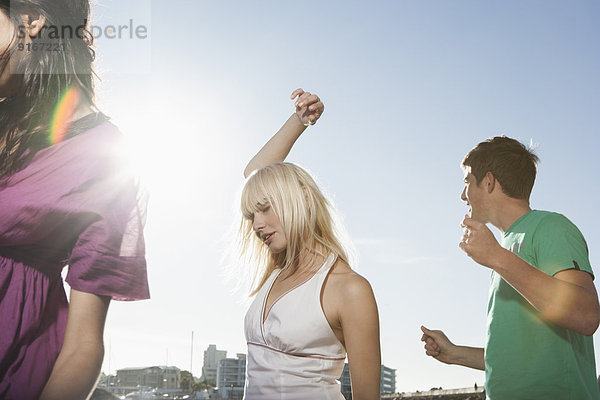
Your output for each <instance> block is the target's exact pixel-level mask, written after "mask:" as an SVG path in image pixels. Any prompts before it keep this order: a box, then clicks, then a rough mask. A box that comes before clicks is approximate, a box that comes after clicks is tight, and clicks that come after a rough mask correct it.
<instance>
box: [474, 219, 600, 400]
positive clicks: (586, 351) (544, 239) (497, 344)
mask: <svg viewBox="0 0 600 400" xmlns="http://www.w3.org/2000/svg"><path fill="white" fill-rule="evenodd" d="M502 246H503V247H504V248H506V249H508V250H510V251H512V252H513V253H515V254H517V255H518V256H519V257H521V258H522V259H523V260H525V261H527V262H528V263H529V264H531V265H533V266H534V267H536V268H537V269H539V270H541V271H543V272H545V273H547V274H548V275H554V274H556V273H557V272H559V271H563V270H567V269H580V270H582V271H587V272H589V273H590V274H592V268H591V266H590V262H589V259H588V249H587V244H586V242H585V239H584V238H583V235H582V234H581V232H579V230H578V229H577V227H576V226H575V225H573V223H571V221H569V220H568V219H567V218H566V217H564V216H563V215H560V214H557V213H551V212H547V211H537V210H533V211H530V212H528V213H527V214H525V215H523V216H522V217H521V218H519V219H518V220H517V221H516V222H515V223H514V224H513V225H512V226H511V227H510V229H508V230H507V231H506V232H505V233H504V238H503V243H502ZM485 375H486V384H485V389H486V393H487V396H488V398H489V399H493V400H518V399H523V400H525V399H527V400H535V399H543V400H552V399H557V400H587V399H593V400H598V399H600V393H599V392H598V383H597V380H596V364H595V360H594V345H593V341H592V337H591V336H584V335H581V334H579V333H576V332H574V331H572V330H569V329H566V328H563V327H560V326H558V325H555V324H552V323H550V322H547V321H546V322H544V321H542V320H541V319H540V317H539V312H538V311H537V310H536V309H535V308H534V307H533V306H532V305H531V304H529V302H527V300H525V299H524V298H523V297H522V296H521V295H520V294H519V293H518V292H517V291H516V290H515V289H513V287H512V286H510V285H509V284H508V283H506V281H505V280H504V279H502V277H501V276H500V275H499V274H497V273H495V272H492V282H491V286H490V296H489V303H488V317H487V344H486V347H485Z"/></svg>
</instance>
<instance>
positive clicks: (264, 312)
mask: <svg viewBox="0 0 600 400" xmlns="http://www.w3.org/2000/svg"><path fill="white" fill-rule="evenodd" d="M332 257H333V253H330V254H329V255H328V256H327V257H326V258H325V261H323V264H322V265H321V266H320V267H319V269H318V270H317V271H316V272H315V273H314V274H312V275H311V276H310V277H309V278H307V279H305V280H304V281H302V282H300V283H299V284H297V285H296V286H293V287H291V288H290V289H288V290H286V291H285V292H283V293H282V294H280V295H279V297H277V298H276V299H275V300H274V301H273V303H271V305H270V306H269V309H268V310H266V307H267V300H268V299H269V295H270V294H271V290H272V289H273V286H274V285H275V281H276V280H277V278H278V277H279V274H280V273H281V271H282V269H279V270H278V271H277V274H276V275H275V278H273V280H272V281H271V284H270V285H269V289H268V290H267V294H266V295H265V298H264V300H263V304H262V307H261V314H260V323H261V327H262V326H264V324H265V322H266V320H267V318H268V317H269V315H270V313H271V310H272V309H273V307H274V306H275V304H277V302H279V300H281V299H282V298H283V297H285V296H286V295H287V294H288V293H290V292H292V291H294V290H296V289H297V288H299V287H300V286H302V285H304V284H306V283H308V282H309V281H310V280H312V279H313V278H314V277H315V276H317V275H318V274H319V273H320V272H321V271H322V270H323V268H324V267H325V266H326V265H327V264H329V263H331V261H330V259H331V258H332Z"/></svg>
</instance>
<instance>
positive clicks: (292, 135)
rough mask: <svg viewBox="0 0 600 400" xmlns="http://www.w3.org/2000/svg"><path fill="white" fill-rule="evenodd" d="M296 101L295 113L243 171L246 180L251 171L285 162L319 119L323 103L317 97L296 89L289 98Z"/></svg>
mask: <svg viewBox="0 0 600 400" xmlns="http://www.w3.org/2000/svg"><path fill="white" fill-rule="evenodd" d="M296 97H298V99H297V100H296V102H295V107H296V111H295V112H294V113H293V114H292V115H291V116H290V117H289V118H288V120H287V121H286V122H285V123H284V124H283V126H282V127H281V128H279V130H278V131H277V132H276V133H275V135H274V136H273V137H272V138H271V139H270V140H269V141H268V142H267V143H266V144H265V145H264V146H263V147H262V148H261V149H260V150H259V152H258V153H256V155H255V156H254V157H252V159H251V160H250V162H249V163H248V165H247V166H246V169H244V177H245V178H247V177H248V176H249V175H250V174H251V173H252V172H253V171H256V170H258V169H261V168H263V167H266V166H267V165H269V164H273V163H277V162H282V161H283V160H285V158H286V157H287V155H288V154H289V153H290V150H291V149H292V147H293V146H294V143H296V140H298V138H299V137H300V135H301V134H302V132H304V130H305V129H306V127H307V126H309V125H314V124H315V123H316V122H317V120H318V119H319V118H320V117H321V115H322V114H323V110H324V108H325V107H324V105H323V102H321V100H320V99H319V96H317V95H315V94H311V93H309V92H305V91H304V90H302V89H296V90H294V92H292V94H291V96H290V98H291V99H295V98H296Z"/></svg>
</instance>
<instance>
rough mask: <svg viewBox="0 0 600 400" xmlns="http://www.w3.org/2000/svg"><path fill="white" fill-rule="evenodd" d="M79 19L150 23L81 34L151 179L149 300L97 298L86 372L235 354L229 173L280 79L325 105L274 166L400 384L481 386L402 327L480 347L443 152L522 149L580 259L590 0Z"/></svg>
mask: <svg viewBox="0 0 600 400" xmlns="http://www.w3.org/2000/svg"><path fill="white" fill-rule="evenodd" d="M94 13H95V17H96V19H95V20H94V22H95V23H97V24H99V25H101V26H106V24H109V23H123V24H125V23H128V21H129V19H133V21H134V23H136V24H137V23H139V24H146V25H147V26H148V27H149V33H150V35H149V37H148V38H147V39H143V40H142V39H128V38H121V39H112V40H108V39H99V40H98V41H97V44H98V57H99V58H98V70H99V74H100V76H101V78H102V82H101V84H100V85H99V89H98V100H99V104H100V105H101V108H102V110H103V111H105V112H106V113H107V114H109V115H111V116H112V117H113V120H114V122H115V123H116V124H118V125H119V126H120V128H121V129H122V130H123V131H124V132H125V133H126V134H127V135H128V137H129V138H131V143H132V155H134V157H135V158H136V159H137V160H138V162H139V164H140V165H141V170H142V174H143V176H144V178H145V180H146V182H147V185H148V187H149V190H150V193H151V198H150V204H149V210H148V221H147V226H146V240H147V259H148V274H149V280H150V285H151V294H152V300H150V301H144V302H135V303H118V302H113V303H112V304H111V311H110V313H109V316H108V320H107V326H106V335H105V340H106V345H107V348H106V349H107V352H106V357H105V362H104V365H103V371H105V372H111V373H114V372H115V371H116V370H117V369H119V368H125V367H136V366H149V365H164V364H166V363H168V364H170V365H176V366H178V367H179V368H181V369H189V368H190V361H193V367H192V372H193V373H194V375H196V376H200V374H201V367H202V355H203V350H204V349H205V348H206V347H207V346H208V345H209V344H211V343H214V344H216V345H217V347H218V348H219V349H223V350H228V351H229V355H230V356H234V355H235V353H236V352H246V344H245V340H244V333H243V317H244V313H245V311H246V306H245V305H244V304H243V302H242V301H241V299H242V297H241V296H240V295H239V294H238V295H236V294H232V289H233V282H227V281H226V280H225V278H224V264H223V262H222V257H223V254H224V250H225V249H226V247H227V244H228V243H230V242H231V241H232V240H233V237H232V235H231V233H230V232H231V231H230V229H231V226H232V224H233V223H234V222H235V221H234V219H235V212H234V210H235V207H236V202H237V200H238V199H237V196H238V192H239V190H240V188H241V185H242V184H243V177H242V171H243V168H244V166H245V165H246V163H247V161H248V160H249V159H250V158H251V157H252V156H253V155H254V154H255V152H256V151H257V150H258V149H259V148H260V147H261V146H262V144H263V143H264V142H265V141H266V140H267V139H268V138H269V137H270V136H271V135H272V134H273V133H274V132H275V131H276V130H277V129H278V128H279V126H280V125H281V124H282V123H283V122H284V121H285V120H286V119H287V118H288V116H289V115H290V114H291V113H292V111H293V104H292V102H291V101H289V100H288V98H289V94H290V93H291V91H292V90H294V89H296V88H298V87H302V88H304V89H306V90H309V91H313V92H316V93H318V94H319V95H320V97H321V98H322V99H323V101H324V103H325V113H324V115H323V117H322V119H321V120H320V121H319V122H318V124H317V125H316V126H314V127H311V128H309V129H308V130H307V131H306V132H305V134H304V135H303V137H301V138H300V140H299V142H298V143H297V145H296V147H295V148H294V149H293V151H292V153H291V154H290V156H289V158H288V160H289V161H292V162H296V163H298V164H300V165H302V166H304V167H306V168H307V169H309V170H310V171H311V172H312V173H313V174H314V176H315V177H316V178H317V180H318V182H319V183H320V185H321V187H322V188H323V189H324V190H325V191H326V192H327V193H328V194H329V195H330V196H331V197H332V198H333V200H334V202H335V204H336V205H337V207H338V209H339V211H340V213H341V214H342V216H343V217H344V219H345V222H346V226H347V229H348V231H349V233H350V235H351V237H352V238H353V241H354V245H355V247H356V249H357V252H358V256H359V257H358V262H357V263H356V265H355V267H356V269H357V270H358V272H359V273H361V274H362V275H364V276H365V277H366V278H367V279H368V280H369V281H370V282H371V285H372V286H373V289H374V292H375V295H376V298H377V301H378V304H379V310H380V319H381V344H382V358H383V363H384V364H385V365H387V366H389V367H392V368H395V369H396V374H397V389H398V391H413V390H417V389H419V390H427V389H429V388H431V387H438V386H442V387H444V388H454V387H464V386H472V385H473V384H474V383H475V382H477V383H478V384H480V385H481V384H483V382H484V375H483V373H482V372H478V371H471V370H468V369H466V368H462V367H457V366H447V365H444V364H441V363H438V362H437V361H435V360H433V359H431V358H429V357H426V356H425V354H424V350H423V348H422V343H421V342H420V341H419V339H420V336H421V333H420V330H419V326H420V325H421V324H425V325H426V326H428V327H430V328H438V329H443V330H445V332H446V333H447V334H448V336H449V337H450V339H451V340H453V341H454V342H455V343H457V344H466V345H472V346H482V345H483V344H484V341H485V319H486V309H487V294H488V285H489V280H490V270H488V269H486V268H484V267H481V266H479V265H478V264H476V263H474V262H473V261H472V260H470V259H469V258H468V257H467V256H466V255H465V254H464V253H463V252H462V251H461V250H460V249H459V248H458V242H459V241H460V237H461V234H462V231H461V229H460V228H459V223H460V221H461V219H462V217H463V215H464V214H465V212H467V207H466V206H465V205H464V204H463V203H462V202H461V201H460V198H459V196H460V193H461V191H462V188H463V184H462V179H463V176H462V171H461V170H460V168H459V164H460V161H461V160H462V158H463V156H464V155H465V154H466V153H467V152H468V151H469V150H470V149H471V148H472V147H473V146H475V145H476V144H477V143H478V142H480V141H482V140H485V139H487V138H488V137H491V136H495V135H499V134H502V133H504V134H506V135H508V136H511V137H514V138H517V139H519V140H521V141H523V142H527V143H529V142H530V141H531V142H533V143H534V144H535V146H536V148H537V150H536V151H537V154H538V155H539V157H540V158H541V164H540V166H539V172H538V179H537V182H536V185H535V187H534V192H533V195H532V199H531V202H532V206H533V207H534V208H537V209H545V210H553V211H558V212H561V213H563V214H565V215H567V216H568V217H569V218H570V219H571V220H572V221H573V222H574V223H575V224H576V225H577V226H578V227H579V228H580V230H581V231H582V232H583V234H584V236H585V237H586V239H587V242H588V245H589V248H590V259H591V262H592V266H593V268H595V271H599V270H600V256H599V254H600V228H599V226H598V216H597V209H598V207H597V205H598V204H600V189H599V185H598V183H599V182H600V168H599V167H598V161H597V158H598V150H599V149H600V139H599V134H600V132H599V131H600V117H599V116H598V115H599V113H598V110H599V109H600V80H599V79H598V71H600V44H599V43H600V42H599V41H598V38H599V37H600V23H599V22H600V3H598V2H596V1H591V0H590V1H580V0H577V1H571V2H565V1H555V0H538V1H530V0H527V1H521V0H519V1H516V0H514V1H513V0H510V1H479V0H477V1H476V0H473V1H466V0H444V1H441V0H439V1H430V0H425V1H371V2H369V3H367V2H364V1H344V2H342V1H319V2H317V1H310V0H309V1H303V2H282V1H255V2H242V1H183V0H170V1H149V0H145V1H143V0H119V1H116V0H112V1H108V0H99V2H98V4H97V5H96V6H95V7H94ZM103 24H104V25H103ZM192 331H194V353H193V358H192V359H191V358H190V347H191V332H192ZM595 343H596V348H597V349H600V343H599V341H598V339H597V335H596V338H595ZM532 356H535V355H532ZM598 359H599V358H598V356H597V357H596V360H598Z"/></svg>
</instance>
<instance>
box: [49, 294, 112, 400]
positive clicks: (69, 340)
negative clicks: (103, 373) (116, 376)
mask: <svg viewBox="0 0 600 400" xmlns="http://www.w3.org/2000/svg"><path fill="white" fill-rule="evenodd" d="M109 303H110V298H108V297H101V296H96V295H94V294H90V293H85V292H80V291H77V290H75V289H71V298H70V303H69V316H68V317H67V327H66V330H65V338H64V341H63V346H62V348H61V350H60V354H59V355H58V359H57V360H56V363H55V364H54V368H53V369H52V373H51V375H50V379H49V380H48V382H47V383H46V386H45V387H44V390H43V392H42V394H41V396H40V400H82V399H86V398H87V397H88V395H89V394H90V392H91V391H92V389H93V388H94V385H95V384H96V381H97V380H98V375H99V374H100V368H101V366H102V359H103V358H104V343H103V332H104V321H105V320H106V313H107V311H108V305H109Z"/></svg>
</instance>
